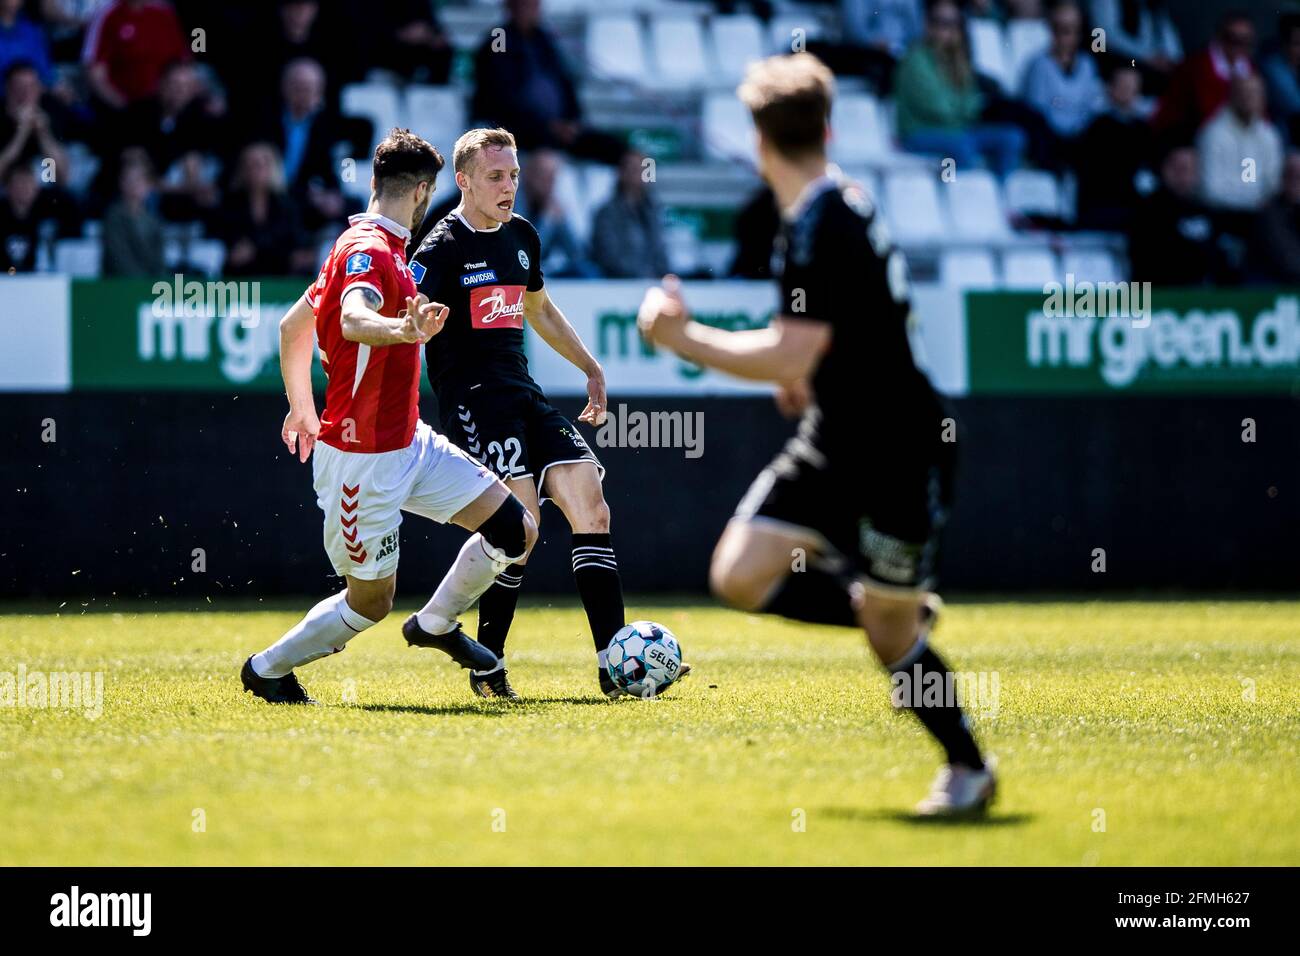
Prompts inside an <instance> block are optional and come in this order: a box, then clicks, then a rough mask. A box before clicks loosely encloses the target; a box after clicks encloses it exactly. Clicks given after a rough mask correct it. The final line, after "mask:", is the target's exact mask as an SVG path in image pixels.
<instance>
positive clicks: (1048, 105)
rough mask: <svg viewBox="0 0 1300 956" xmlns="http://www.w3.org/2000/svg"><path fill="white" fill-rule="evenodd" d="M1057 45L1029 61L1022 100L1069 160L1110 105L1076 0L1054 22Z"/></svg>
mask: <svg viewBox="0 0 1300 956" xmlns="http://www.w3.org/2000/svg"><path fill="white" fill-rule="evenodd" d="M1049 23H1050V25H1051V29H1052V44H1051V46H1050V47H1048V49H1046V50H1044V51H1043V52H1042V53H1040V54H1038V56H1036V57H1034V58H1033V59H1032V60H1030V61H1029V65H1028V66H1027V67H1026V69H1025V76H1024V80H1023V82H1022V87H1023V89H1022V92H1021V95H1022V96H1023V97H1024V99H1025V100H1026V102H1028V103H1029V105H1030V106H1032V107H1034V109H1036V110H1038V112H1039V113H1040V114H1041V115H1042V116H1043V118H1044V119H1045V120H1047V124H1048V126H1050V127H1051V129H1052V132H1053V133H1054V134H1055V135H1056V138H1057V143H1056V148H1057V152H1058V154H1059V155H1061V156H1068V155H1069V154H1070V152H1071V151H1072V150H1071V147H1072V146H1073V145H1074V140H1075V139H1077V138H1078V137H1079V135H1080V134H1082V133H1083V131H1084V130H1085V129H1087V128H1088V124H1089V123H1091V122H1092V120H1093V118H1094V117H1095V116H1096V115H1097V114H1098V113H1100V112H1101V111H1102V109H1103V108H1104V107H1105V104H1106V91H1105V88H1104V87H1103V86H1102V83H1101V77H1100V76H1099V75H1098V73H1097V64H1096V62H1095V60H1094V59H1093V57H1092V54H1091V53H1088V52H1086V51H1084V50H1083V49H1082V46H1083V13H1082V11H1080V10H1079V6H1078V4H1077V3H1075V2H1074V0H1062V2H1058V3H1057V4H1055V5H1054V6H1053V7H1052V12H1051V15H1050V17H1049Z"/></svg>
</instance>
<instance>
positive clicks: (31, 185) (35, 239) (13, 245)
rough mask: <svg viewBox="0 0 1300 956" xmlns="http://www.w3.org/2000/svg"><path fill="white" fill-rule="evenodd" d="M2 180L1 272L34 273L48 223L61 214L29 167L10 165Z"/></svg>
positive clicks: (0, 219)
mask: <svg viewBox="0 0 1300 956" xmlns="http://www.w3.org/2000/svg"><path fill="white" fill-rule="evenodd" d="M0 182H2V183H3V184H4V195H3V198H0V274H3V273H14V272H33V271H35V269H36V250H37V249H38V248H39V246H40V243H41V238H42V236H41V234H42V232H43V231H44V227H45V224H46V223H48V222H54V223H58V221H59V219H60V216H59V214H58V211H57V210H56V209H55V208H54V207H53V205H52V204H51V202H50V199H51V196H50V194H49V191H48V190H43V189H41V184H40V180H38V179H37V178H36V173H35V172H34V171H33V170H32V168H31V167H30V166H23V165H15V166H10V167H9V169H8V171H7V172H6V173H5V174H4V176H3V177H2V178H0ZM56 228H57V227H56Z"/></svg>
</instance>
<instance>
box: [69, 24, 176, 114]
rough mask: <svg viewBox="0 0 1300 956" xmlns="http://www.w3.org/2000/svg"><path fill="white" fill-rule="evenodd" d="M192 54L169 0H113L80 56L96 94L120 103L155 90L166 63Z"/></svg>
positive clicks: (89, 29)
mask: <svg viewBox="0 0 1300 956" xmlns="http://www.w3.org/2000/svg"><path fill="white" fill-rule="evenodd" d="M189 56H190V48H189V46H188V45H187V44H186V42H185V36H184V34H183V33H182V32H181V25H180V21H179V20H177V19H176V12H175V11H174V10H173V9H172V6H171V4H170V3H166V2H164V0H114V2H112V3H109V4H107V5H106V6H104V7H103V8H101V9H100V11H99V13H97V14H96V15H95V18H94V19H93V20H91V22H90V26H89V27H87V29H86V44H85V47H84V49H83V50H82V56H81V58H82V61H83V62H84V63H85V64H86V75H87V78H88V79H89V81H90V86H91V89H92V90H93V91H94V93H95V96H96V97H98V99H99V100H101V101H102V102H103V103H105V104H107V105H108V106H110V107H112V108H113V109H121V108H123V107H125V106H129V105H130V104H131V103H134V102H136V101H138V100H142V99H145V98H146V97H150V96H153V95H154V94H155V93H157V92H158V81H159V79H160V78H161V77H162V73H163V70H164V69H165V68H166V67H167V65H168V64H170V63H172V62H174V61H176V60H187V59H189Z"/></svg>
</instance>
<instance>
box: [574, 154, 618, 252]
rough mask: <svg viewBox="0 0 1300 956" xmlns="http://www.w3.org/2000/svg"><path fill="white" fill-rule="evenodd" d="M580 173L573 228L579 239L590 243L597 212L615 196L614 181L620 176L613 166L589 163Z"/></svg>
mask: <svg viewBox="0 0 1300 956" xmlns="http://www.w3.org/2000/svg"><path fill="white" fill-rule="evenodd" d="M578 172H579V173H580V175H581V186H580V188H579V189H578V207H577V208H576V209H574V210H573V213H574V223H573V226H574V231H575V232H577V234H578V238H579V239H581V240H582V241H583V242H588V241H590V239H591V224H592V220H593V219H594V218H595V215H596V210H597V209H599V208H600V207H601V206H603V205H604V204H605V203H606V202H607V201H608V200H609V198H610V197H611V196H613V195H614V180H615V179H616V177H617V175H618V174H617V173H616V172H615V171H614V168H613V167H612V166H605V165H602V164H600V163H587V164H585V166H584V167H582V168H581V169H579V170H578Z"/></svg>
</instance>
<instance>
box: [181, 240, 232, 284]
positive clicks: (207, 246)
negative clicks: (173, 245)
mask: <svg viewBox="0 0 1300 956" xmlns="http://www.w3.org/2000/svg"><path fill="white" fill-rule="evenodd" d="M187 258H188V259H189V261H190V265H191V266H193V267H194V268H196V269H198V270H200V271H201V272H203V273H204V274H205V275H209V276H219V275H221V267H222V266H223V265H225V263H226V245H225V243H223V242H222V241H221V240H220V239H195V240H193V241H192V242H191V243H190V248H189V255H188V256H187Z"/></svg>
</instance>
